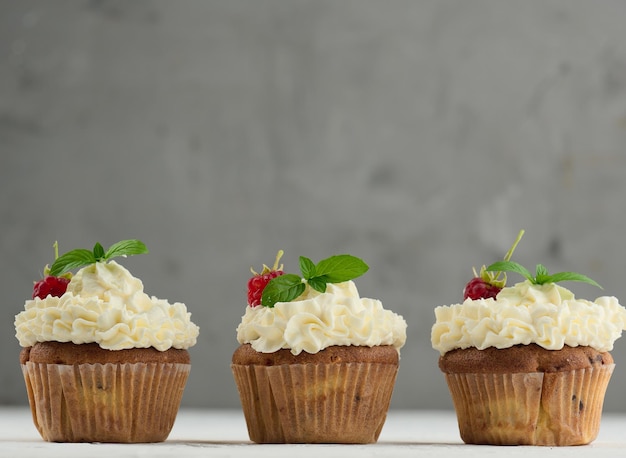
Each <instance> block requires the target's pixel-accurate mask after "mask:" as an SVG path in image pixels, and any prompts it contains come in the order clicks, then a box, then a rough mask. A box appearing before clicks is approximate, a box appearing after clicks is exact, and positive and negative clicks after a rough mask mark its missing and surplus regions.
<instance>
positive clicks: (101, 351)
mask: <svg viewBox="0 0 626 458" xmlns="http://www.w3.org/2000/svg"><path fill="white" fill-rule="evenodd" d="M55 251H56V252H57V253H56V256H55V257H56V260H55V262H54V263H53V264H52V266H51V267H48V266H46V268H45V269H44V278H43V279H42V280H40V281H38V282H37V283H36V284H35V287H34V291H33V299H32V300H27V301H26V303H25V306H24V308H25V310H24V311H22V312H20V313H19V314H18V315H17V316H16V317H15V329H16V337H17V339H18V340H19V343H20V345H21V346H22V347H23V348H22V351H21V353H20V364H21V367H22V371H23V374H24V380H25V383H26V391H27V394H28V400H29V404H30V407H31V412H32V416H33V421H34V423H35V426H36V427H37V430H38V431H39V433H40V434H41V436H42V438H43V439H44V440H46V441H51V442H123V443H131V442H160V441H164V440H165V439H166V438H167V436H168V435H169V433H170V431H171V428H172V426H173V424H174V420H175V418H176V414H177V412H178V408H179V405H180V400H181V397H182V394H183V391H184V388H185V384H186V381H187V378H188V375H189V371H190V368H191V363H190V358H189V353H188V348H189V347H191V346H193V345H194V344H195V343H196V338H197V336H198V327H197V326H196V325H195V324H193V323H192V322H191V321H190V313H188V312H187V309H186V307H185V305H184V304H182V303H179V302H176V303H173V304H170V303H168V302H167V301H165V300H162V299H158V298H156V297H150V296H148V295H147V294H146V293H144V291H143V284H142V282H141V280H139V279H138V278H135V277H133V276H132V275H131V274H130V272H129V271H128V270H127V269H126V268H124V267H123V266H121V265H120V264H118V263H117V262H116V261H114V260H112V258H114V257H117V256H128V255H135V254H141V253H147V251H148V250H147V248H146V247H145V245H144V244H143V243H142V242H140V241H138V240H124V241H122V242H118V243H116V244H114V245H112V246H111V247H110V248H109V249H108V250H106V251H105V250H104V248H103V247H102V246H101V245H100V244H99V243H97V244H96V245H95V247H94V249H93V251H90V250H83V249H79V250H72V251H69V252H67V253H65V254H64V255H63V256H60V257H58V248H57V246H56V244H55ZM78 268H80V269H79V270H78V271H77V272H76V274H73V275H72V273H71V272H70V271H71V270H72V269H78Z"/></svg>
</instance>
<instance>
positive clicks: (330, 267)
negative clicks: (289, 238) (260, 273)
mask: <svg viewBox="0 0 626 458" xmlns="http://www.w3.org/2000/svg"><path fill="white" fill-rule="evenodd" d="M368 270H369V266H368V265H367V264H366V263H365V262H364V261H363V260H361V259H359V258H357V257H355V256H351V255H349V254H340V255H335V256H331V257H329V258H326V259H322V260H321V261H320V262H318V263H317V264H315V263H314V262H313V261H311V260H310V259H309V258H307V257H305V256H300V271H301V272H302V277H300V276H299V275H296V274H283V275H279V276H278V277H275V278H272V279H271V280H270V281H269V283H268V284H267V285H266V286H265V289H264V290H263V294H262V295H261V305H263V306H265V307H274V304H276V302H289V301H291V300H293V299H295V298H296V297H298V296H300V295H301V294H302V293H303V292H304V290H305V288H306V283H308V284H309V286H310V287H311V288H313V289H315V290H316V291H319V292H320V293H324V292H325V291H326V285H327V284H328V283H342V282H344V281H348V280H352V279H354V278H357V277H360V276H361V275H363V274H364V273H365V272H367V271H368Z"/></svg>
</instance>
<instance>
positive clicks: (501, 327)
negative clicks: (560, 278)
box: [431, 281, 626, 354]
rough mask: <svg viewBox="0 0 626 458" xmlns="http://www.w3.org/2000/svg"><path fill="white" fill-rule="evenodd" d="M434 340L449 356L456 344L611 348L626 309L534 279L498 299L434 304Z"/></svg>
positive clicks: (504, 291)
mask: <svg viewBox="0 0 626 458" xmlns="http://www.w3.org/2000/svg"><path fill="white" fill-rule="evenodd" d="M435 317H436V321H435V324H434V325H433V327H432V332H431V342H432V346H433V348H434V349H435V350H439V352H440V353H441V354H444V353H446V352H448V351H450V350H453V349H456V348H469V347H475V348H478V349H479V350H482V349H485V348H487V347H496V348H508V347H511V346H513V345H518V344H522V345H528V344H531V343H534V344H537V345H540V346H541V347H543V348H546V349H548V350H559V349H561V348H563V346H564V345H568V346H570V347H576V346H589V347H593V348H594V349H596V350H598V351H610V350H612V349H613V344H614V342H615V341H616V340H617V339H618V338H619V337H620V336H621V333H622V331H623V330H626V309H625V308H624V307H622V306H621V305H620V304H619V302H618V300H617V299H616V298H615V297H612V296H602V297H599V298H597V299H596V300H595V301H593V302H592V301H588V300H584V299H576V298H575V297H574V294H573V293H572V292H571V291H569V290H568V289H566V288H563V287H562V286H559V285H557V284H554V283H548V284H544V285H534V284H532V283H530V282H529V281H524V282H521V283H518V284H516V285H514V286H512V287H506V288H503V289H502V291H500V293H498V295H497V296H496V298H495V299H478V300H471V299H467V300H465V302H463V303H461V304H454V305H449V306H440V307H437V308H435Z"/></svg>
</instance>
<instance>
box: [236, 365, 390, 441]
mask: <svg viewBox="0 0 626 458" xmlns="http://www.w3.org/2000/svg"><path fill="white" fill-rule="evenodd" d="M231 367H232V370H233V375H234V378H235V381H236V383H237V387H238V389H239V394H240V398H241V404H242V407H243V412H244V416H245V419H246V424H247V427H248V433H249V436H250V439H251V440H252V441H253V442H257V443H373V442H376V441H377V440H378V436H379V435H380V432H381V430H382V428H383V425H384V423H385V419H386V417H387V411H388V409H389V403H390V402H391V395H392V392H393V387H394V384H395V380H396V375H397V371H398V367H397V365H393V364H378V363H343V364H288V365H279V366H254V365H236V364H233V365H232V366H231Z"/></svg>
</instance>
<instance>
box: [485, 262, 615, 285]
mask: <svg viewBox="0 0 626 458" xmlns="http://www.w3.org/2000/svg"><path fill="white" fill-rule="evenodd" d="M486 270H488V271H491V272H494V271H496V272H515V273H518V274H520V275H521V276H522V277H524V278H526V279H527V280H528V281H530V282H531V283H533V284H535V285H544V284H546V283H558V282H561V281H576V282H581V283H589V284H590V285H593V286H597V287H598V288H600V289H603V288H602V286H600V285H599V284H598V283H597V282H596V281H595V280H592V279H591V278H589V277H587V276H586V275H583V274H579V273H577V272H559V273H556V274H552V275H550V274H549V273H548V269H547V268H546V267H545V266H543V265H541V264H537V267H536V269H535V276H534V277H533V275H532V274H531V273H530V271H529V270H528V269H527V268H526V267H524V266H522V265H521V264H518V263H517V262H514V261H498V262H494V263H493V264H491V265H490V266H489V267H487V268H486Z"/></svg>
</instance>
